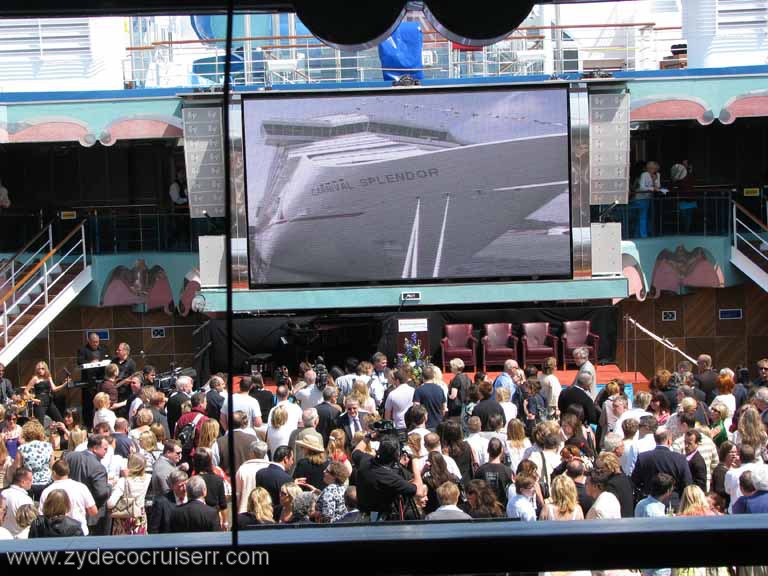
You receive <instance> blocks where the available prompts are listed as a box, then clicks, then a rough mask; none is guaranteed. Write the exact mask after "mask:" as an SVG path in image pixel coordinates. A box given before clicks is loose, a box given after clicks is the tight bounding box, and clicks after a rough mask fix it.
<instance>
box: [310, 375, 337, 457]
mask: <svg viewBox="0 0 768 576" xmlns="http://www.w3.org/2000/svg"><path fill="white" fill-rule="evenodd" d="M338 395H339V392H338V390H337V389H336V387H335V386H326V387H325V388H324V389H323V401H322V402H321V403H320V404H318V405H317V406H316V407H315V409H316V410H317V419H318V421H317V426H316V427H315V429H316V430H317V431H318V432H319V433H320V435H321V436H322V437H323V444H326V445H327V444H328V439H329V438H330V436H331V431H332V430H333V429H334V427H335V426H336V420H337V418H338V417H339V415H340V414H341V409H340V408H339V407H338V406H337V405H336V398H337V397H338Z"/></svg>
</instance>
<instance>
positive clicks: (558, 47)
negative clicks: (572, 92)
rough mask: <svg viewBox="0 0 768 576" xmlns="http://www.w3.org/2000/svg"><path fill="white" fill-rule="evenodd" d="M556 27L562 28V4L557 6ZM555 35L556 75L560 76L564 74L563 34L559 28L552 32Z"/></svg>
mask: <svg viewBox="0 0 768 576" xmlns="http://www.w3.org/2000/svg"><path fill="white" fill-rule="evenodd" d="M555 26H560V4H555ZM552 33H553V34H554V35H555V62H554V64H555V74H557V75H558V76H559V75H560V74H562V73H563V69H564V68H565V66H564V62H563V59H564V56H563V33H562V31H561V30H560V29H559V28H556V29H554V30H552Z"/></svg>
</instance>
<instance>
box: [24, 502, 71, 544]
mask: <svg viewBox="0 0 768 576" xmlns="http://www.w3.org/2000/svg"><path fill="white" fill-rule="evenodd" d="M38 516H40V514H39V513H38V511H37V508H36V507H35V505H34V504H22V505H21V506H19V508H18V510H16V525H17V526H18V527H19V528H20V529H21V532H19V533H18V534H16V536H14V538H15V539H16V540H26V539H27V538H29V529H30V527H31V526H32V522H34V521H35V519H36V518H37V517H38ZM81 529H82V528H81Z"/></svg>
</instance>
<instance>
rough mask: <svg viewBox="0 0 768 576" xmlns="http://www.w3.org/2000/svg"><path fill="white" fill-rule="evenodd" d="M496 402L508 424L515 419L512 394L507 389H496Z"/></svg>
mask: <svg viewBox="0 0 768 576" xmlns="http://www.w3.org/2000/svg"><path fill="white" fill-rule="evenodd" d="M496 402H498V403H499V405H500V406H501V409H502V410H504V419H505V420H506V421H507V422H510V421H512V420H514V419H515V418H517V405H516V404H515V403H514V402H512V394H511V392H510V391H509V388H505V387H504V386H500V387H499V388H496Z"/></svg>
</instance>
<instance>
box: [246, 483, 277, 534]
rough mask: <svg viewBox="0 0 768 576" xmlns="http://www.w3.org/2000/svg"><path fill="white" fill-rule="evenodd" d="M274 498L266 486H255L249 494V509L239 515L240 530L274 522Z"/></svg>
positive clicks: (252, 528)
mask: <svg viewBox="0 0 768 576" xmlns="http://www.w3.org/2000/svg"><path fill="white" fill-rule="evenodd" d="M273 514H274V511H273V508H272V498H270V497H269V492H267V491H266V490H265V489H264V488H261V487H259V488H254V489H253V490H251V493H250V494H249V495H248V511H247V512H242V513H240V514H238V515H237V527H238V529H239V530H254V529H255V528H257V527H259V526H263V525H265V524H274V523H275V519H274V516H273Z"/></svg>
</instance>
